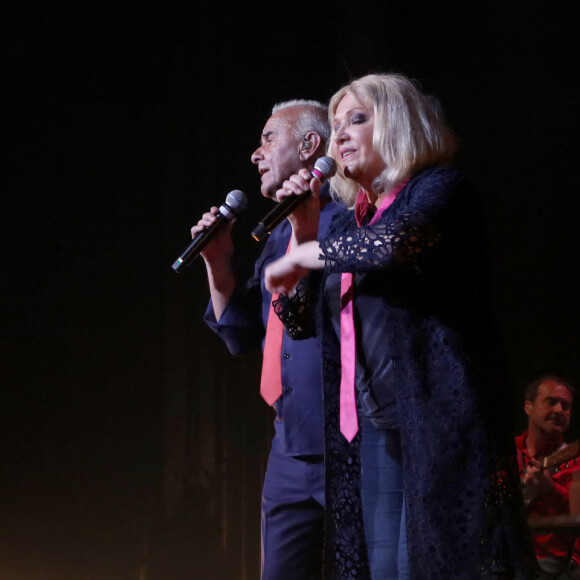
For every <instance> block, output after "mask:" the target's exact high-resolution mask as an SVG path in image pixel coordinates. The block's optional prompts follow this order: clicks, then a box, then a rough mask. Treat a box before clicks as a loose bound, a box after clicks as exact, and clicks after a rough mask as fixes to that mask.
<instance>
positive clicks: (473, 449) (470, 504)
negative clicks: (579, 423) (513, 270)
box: [277, 167, 531, 580]
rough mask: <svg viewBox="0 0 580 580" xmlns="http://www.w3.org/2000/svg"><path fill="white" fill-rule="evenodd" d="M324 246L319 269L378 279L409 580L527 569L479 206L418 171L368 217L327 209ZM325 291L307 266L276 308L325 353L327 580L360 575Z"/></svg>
mask: <svg viewBox="0 0 580 580" xmlns="http://www.w3.org/2000/svg"><path fill="white" fill-rule="evenodd" d="M321 248H322V252H323V255H324V258H325V271H326V272H327V273H330V272H344V271H346V272H354V273H361V272H372V274H371V275H372V276H373V277H376V280H375V284H373V285H372V286H373V287H375V288H376V287H377V286H378V287H380V288H382V295H383V298H384V303H385V311H386V316H387V319H388V327H389V329H390V333H389V337H386V341H385V344H386V345H388V348H390V349H391V352H392V357H393V362H394V365H395V369H396V372H395V375H396V378H395V384H394V385H389V386H388V388H393V389H394V394H395V397H396V401H397V406H398V411H399V417H400V418H401V422H400V431H401V442H402V451H403V472H404V489H405V496H406V510H407V541H408V549H409V560H410V573H411V579H412V580H474V579H478V578H482V579H483V578H485V579H488V578H489V579H492V578H493V579H497V578H502V579H504V578H505V579H507V578H510V579H511V578H513V579H516V578H517V579H518V580H520V579H522V580H523V579H527V578H530V577H531V574H530V573H529V569H530V566H531V564H530V562H531V560H530V552H529V549H528V542H527V534H526V530H525V526H524V520H523V516H522V509H521V508H522V505H523V504H522V502H521V495H520V491H519V478H518V475H517V465H516V462H515V455H514V451H515V450H514V448H513V441H514V439H513V436H514V433H513V431H512V428H511V414H512V404H511V399H510V387H509V381H508V380H507V377H506V373H505V364H504V361H503V359H502V354H501V348H500V347H499V344H500V341H499V340H498V336H497V334H496V332H495V330H494V325H493V323H492V316H491V314H490V307H489V297H488V289H487V272H486V266H485V264H486V258H485V252H484V233H483V225H482V222H481V211H480V209H479V207H478V205H477V203H476V199H475V197H474V195H473V193H472V191H471V189H470V187H469V185H468V183H467V182H466V180H465V179H464V178H463V177H462V175H461V174H460V173H458V172H457V171H455V170H453V169H450V168H444V167H438V168H432V169H428V170H426V171H423V172H422V173H420V174H418V175H417V176H415V177H414V178H413V179H411V180H410V182H409V183H408V184H407V185H406V187H405V188H404V189H403V190H402V191H401V192H400V193H399V195H398V196H397V198H396V200H395V201H394V202H393V204H392V205H391V206H390V207H389V208H388V209H387V210H386V211H385V212H384V214H383V215H382V216H381V218H380V219H379V220H378V221H377V223H375V224H373V225H372V226H368V227H357V225H356V222H355V218H354V212H352V211H345V212H344V213H341V214H339V215H337V216H336V217H335V219H334V221H333V223H332V225H331V227H330V229H329V232H328V234H327V236H326V238H325V239H324V240H323V241H322V242H321ZM323 287H324V281H320V279H319V278H318V281H317V276H316V274H314V273H313V274H312V275H311V276H310V277H309V278H306V279H304V281H303V283H302V284H301V285H300V286H299V290H298V292H297V294H296V295H295V296H294V297H293V298H288V297H285V296H283V297H281V299H280V301H279V303H278V305H277V310H278V313H279V316H280V317H281V318H282V320H283V321H284V323H285V325H286V327H287V331H288V332H289V333H290V334H291V335H292V336H293V337H295V338H299V337H300V336H306V335H309V334H310V333H311V332H312V331H315V332H317V334H318V336H319V338H320V344H321V349H322V356H323V383H324V394H325V417H326V419H325V421H326V426H325V438H326V441H325V452H326V478H327V480H326V481H327V483H326V486H327V530H326V535H327V540H326V564H325V566H326V572H325V577H326V578H328V579H332V580H338V579H341V580H343V579H354V578H358V579H368V578H369V577H370V576H369V572H368V562H367V558H366V547H365V541H364V530H363V524H362V507H361V503H360V495H359V486H360V466H359V454H358V444H359V437H360V434H358V435H357V436H356V437H355V439H354V440H353V442H352V443H351V444H348V443H347V441H346V440H345V439H344V438H343V437H342V435H341V434H340V432H339V430H338V417H339V412H338V405H339V385H340V343H339V340H338V338H337V336H336V333H335V332H334V330H333V328H332V325H331V322H330V320H329V312H328V311H327V309H326V308H325V304H324V300H318V299H317V294H319V295H321V296H324V292H322V293H321V292H320V289H321V288H323ZM356 291H357V290H356V289H355V292H356ZM315 305H316V308H313V307H314V306H315ZM313 310H314V311H316V313H317V316H312V311H313ZM311 320H316V325H315V328H314V329H313V328H312V326H309V321H311Z"/></svg>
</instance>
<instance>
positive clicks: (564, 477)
mask: <svg viewBox="0 0 580 580" xmlns="http://www.w3.org/2000/svg"><path fill="white" fill-rule="evenodd" d="M573 397H574V387H573V386H572V384H571V383H570V382H569V381H567V380H565V379H563V378H562V377H558V376H555V375H546V376H542V377H540V378H538V379H536V380H535V381H533V382H532V383H531V384H530V385H529V386H528V387H527V389H526V392H525V402H524V411H525V413H526V415H527V416H528V428H527V430H526V431H525V432H524V433H523V434H522V435H520V436H519V437H516V447H517V451H518V464H519V469H520V476H521V478H522V485H523V495H524V500H525V502H526V509H527V515H528V517H538V516H549V515H561V514H569V513H570V508H569V504H568V498H569V489H570V485H571V484H572V474H573V472H574V471H576V470H577V469H580V458H578V457H577V452H576V453H574V452H572V451H570V450H571V449H572V448H571V446H568V445H567V444H566V443H565V442H564V434H565V433H566V431H567V430H568V428H569V426H570V412H571V409H572V401H573ZM546 465H547V466H546ZM575 540H576V537H575V536H570V535H569V534H568V535H566V534H555V533H536V534H534V535H533V544H534V550H535V552H536V558H537V560H538V563H539V564H540V566H541V567H542V569H543V570H545V571H546V572H549V573H556V572H557V571H558V570H560V569H561V568H562V565H563V562H565V561H566V559H567V558H568V557H569V555H570V551H571V550H572V549H573V544H574V542H575ZM577 548H578V546H576V548H575V549H573V552H572V559H571V562H570V566H569V567H568V568H567V569H566V571H565V572H564V573H563V574H562V575H559V576H558V579H559V580H560V579H567V580H578V579H580V553H579V552H578V549H577Z"/></svg>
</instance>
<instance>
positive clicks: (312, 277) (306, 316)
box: [272, 272, 320, 340]
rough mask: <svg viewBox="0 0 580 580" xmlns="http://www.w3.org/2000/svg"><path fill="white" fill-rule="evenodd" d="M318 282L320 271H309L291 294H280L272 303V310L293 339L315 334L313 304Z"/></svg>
mask: <svg viewBox="0 0 580 580" xmlns="http://www.w3.org/2000/svg"><path fill="white" fill-rule="evenodd" d="M319 283H320V273H319V272H310V273H309V274H308V275H307V276H305V277H304V278H302V280H300V282H299V283H298V285H297V286H296V288H295V289H294V291H293V292H292V293H291V294H280V296H279V297H278V299H277V300H274V302H273V303H272V304H273V306H274V312H275V313H276V314H277V315H278V318H280V320H281V321H282V324H283V325H284V327H285V329H286V333H287V334H288V336H290V338H292V339H293V340H304V339H306V338H312V337H313V336H314V335H315V319H314V304H315V303H316V300H317V298H316V296H317V294H318V285H319Z"/></svg>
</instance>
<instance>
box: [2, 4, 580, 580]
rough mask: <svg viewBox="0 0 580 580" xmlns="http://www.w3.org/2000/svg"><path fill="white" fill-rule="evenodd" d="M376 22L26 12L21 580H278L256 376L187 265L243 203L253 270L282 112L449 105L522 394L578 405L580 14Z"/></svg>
mask: <svg viewBox="0 0 580 580" xmlns="http://www.w3.org/2000/svg"><path fill="white" fill-rule="evenodd" d="M373 4H376V3H374V2H373V3H368V4H367V3H365V2H356V3H351V2H343V1H340V2H326V1H321V2H316V1H313V2H311V3H308V4H301V3H292V4H288V9H287V10H283V9H282V8H281V7H277V8H276V7H275V4H274V3H264V4H260V3H254V4H252V3H240V4H239V5H238V6H236V7H232V6H228V5H223V4H220V3H214V2H207V1H205V0H201V1H199V2H196V3H193V2H174V3H166V4H165V5H163V7H161V6H154V5H152V6H149V4H147V3H139V4H138V3H112V2H100V3H94V2H80V3H72V2H70V3H67V4H65V3H61V4H54V5H50V6H49V5H45V8H32V7H31V6H28V5H27V4H26V3H20V4H13V5H12V6H9V7H7V8H5V9H4V11H3V15H4V18H3V23H4V28H5V31H4V33H3V35H2V36H3V40H2V43H3V46H4V50H3V55H4V64H5V66H4V67H3V69H4V71H5V74H4V75H3V93H4V96H5V98H6V99H7V104H6V105H5V107H4V120H5V122H4V126H5V130H3V135H4V141H5V145H6V146H7V152H6V153H5V154H4V160H5V162H6V166H7V169H6V175H8V177H9V179H8V184H9V186H8V188H5V192H4V196H3V201H2V228H1V235H2V240H1V242H2V254H3V259H2V277H1V280H2V306H1V311H0V315H1V329H0V333H1V334H0V357H1V360H0V363H1V369H0V379H1V387H0V413H1V415H0V419H1V423H0V425H1V430H2V431H1V437H0V453H1V456H0V578H2V579H3V580H4V579H5V580H80V579H82V580H126V579H127V580H129V579H131V580H137V579H139V580H181V579H184V580H185V579H207V580H213V579H222V578H232V579H240V580H255V579H256V578H258V568H259V498H260V487H261V480H262V474H263V470H264V464H265V458H266V456H267V451H268V446H269V439H270V437H271V420H272V416H271V412H270V410H269V409H267V408H265V405H264V404H262V402H261V400H260V398H259V395H258V393H257V384H258V376H259V356H253V357H248V358H243V359H234V358H233V357H231V356H230V355H228V354H227V352H226V350H225V348H224V347H223V345H222V344H221V343H219V342H218V340H217V339H216V338H215V337H214V336H213V335H212V334H211V333H210V332H209V330H207V329H206V328H205V327H204V325H203V324H202V322H201V317H202V313H203V310H204V308H205V305H206V300H207V289H206V282H205V274H204V268H203V264H202V263H201V262H199V263H195V264H194V265H192V267H191V268H189V269H188V270H187V271H186V272H185V273H183V274H180V275H176V274H175V273H174V272H173V271H172V270H171V267H170V266H171V264H172V263H173V261H174V259H175V258H176V257H177V255H178V254H179V252H180V251H181V250H182V248H183V247H184V246H185V245H186V244H187V243H188V240H189V228H190V227H191V226H192V225H193V224H194V223H195V222H196V221H197V219H198V218H199V216H200V215H201V214H202V213H203V212H204V211H205V210H206V209H207V208H208V207H209V206H211V205H213V204H219V203H220V202H221V201H223V199H224V198H225V195H226V193H227V192H228V191H230V190H232V189H237V188H240V189H242V190H244V191H245V192H246V193H247V195H248V197H249V198H250V202H251V203H250V207H249V209H248V210H247V212H246V213H245V215H244V216H243V217H242V218H241V219H240V220H239V224H238V226H237V229H236V235H237V240H238V248H239V250H240V260H239V264H240V270H241V271H246V270H247V269H248V268H249V267H250V266H251V264H252V262H253V259H254V258H255V257H256V254H257V252H258V250H259V247H258V245H257V244H256V243H255V242H253V241H252V240H251V239H250V236H249V232H250V230H251V229H252V228H253V226H254V225H255V224H256V220H257V219H258V218H259V217H262V215H264V213H265V212H266V211H268V210H269V209H270V206H269V205H268V203H267V202H266V201H264V200H262V199H261V198H260V196H259V189H258V184H259V180H258V175H257V172H256V170H255V168H254V167H253V166H252V165H251V163H250V154H251V152H252V151H253V150H254V148H255V147H256V145H257V144H258V139H259V134H260V131H261V128H262V126H263V123H264V121H265V119H266V118H267V117H268V115H269V110H270V108H271V105H272V104H273V103H274V102H276V101H279V100H286V99H290V98H316V99H320V100H323V101H327V100H328V99H329V97H330V96H331V95H332V93H333V92H334V91H335V90H336V89H338V88H339V87H340V86H341V85H342V84H344V83H345V82H348V80H349V79H351V78H353V77H356V76H360V75H362V74H365V73H367V72H371V71H397V72H402V73H405V74H407V75H408V76H410V77H412V78H415V79H417V80H418V81H419V82H420V83H421V84H422V86H423V88H424V89H425V90H426V91H428V92H430V93H432V94H434V95H436V96H437V97H438V98H439V99H440V101H441V103H442V105H443V108H444V110H445V111H446V113H447V115H448V118H449V120H450V122H451V124H452V125H453V126H454V127H455V129H456V130H457V132H458V133H459V135H460V136H461V138H462V140H463V151H462V155H461V157H460V159H459V164H460V166H461V167H462V168H463V169H464V170H465V171H466V172H467V174H468V175H469V176H470V177H471V178H472V180H473V181H474V182H475V184H476V186H477V188H478V191H479V192H480V194H481V198H482V200H483V204H484V207H485V211H486V213H487V218H488V223H489V236H490V251H491V254H492V257H493V268H494V269H493V283H494V286H493V288H494V295H495V298H496V306H497V314H498V318H499V322H500V324H501V328H502V332H503V335H504V339H505V342H506V345H507V348H508V351H509V355H510V361H511V366H512V371H513V375H514V381H515V384H516V385H517V386H518V387H520V386H522V385H524V384H525V383H526V382H528V381H529V380H530V379H531V378H533V377H534V376H535V375H537V374H538V373H540V372H546V371H550V372H558V373H562V374H564V375H567V376H569V377H571V378H572V379H573V380H575V381H577V382H578V378H579V375H580V366H579V362H578V352H577V351H578V346H579V344H580V342H579V324H580V312H579V309H578V306H577V298H578V282H579V275H578V259H577V255H578V254H577V253H578V247H579V246H578V226H577V224H578V220H579V219H580V203H579V202H578V184H577V182H576V175H577V172H578V170H577V167H578V162H579V160H580V155H579V147H578V128H579V124H578V118H577V111H578V106H577V94H576V91H575V90H574V89H573V87H574V86H575V85H576V82H575V81H576V78H575V77H576V74H577V70H578V65H577V54H578V41H577V38H578V32H577V22H578V9H577V8H576V6H577V3H576V2H568V3H554V2H548V1H546V2H540V1H533V0H530V1H524V0H503V1H497V2H450V3H445V2H442V3H418V2H412V1H407V2H382V3H379V4H378V5H376V6H373ZM148 6H149V7H148ZM458 267H461V265H460V264H458ZM518 397H519V394H518ZM506 400H507V398H506ZM505 404H508V403H506V401H497V405H498V407H499V406H502V405H505ZM514 413H515V414H516V416H517V417H518V420H519V421H520V427H523V425H524V421H523V412H521V411H520V404H519V400H518V404H517V405H516V406H515V408H514ZM579 431H580V427H579V426H578V424H575V425H574V427H573V429H572V435H573V436H577V435H578V433H579Z"/></svg>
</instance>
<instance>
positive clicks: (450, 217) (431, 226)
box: [320, 167, 470, 272]
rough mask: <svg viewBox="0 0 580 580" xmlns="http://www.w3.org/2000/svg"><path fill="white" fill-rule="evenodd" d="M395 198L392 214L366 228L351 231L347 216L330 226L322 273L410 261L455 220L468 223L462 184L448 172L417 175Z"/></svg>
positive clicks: (323, 247)
mask: <svg viewBox="0 0 580 580" xmlns="http://www.w3.org/2000/svg"><path fill="white" fill-rule="evenodd" d="M399 195H400V196H401V199H397V201H396V202H395V204H393V206H392V210H391V209H389V210H387V211H386V212H385V213H384V214H383V215H382V216H381V217H380V218H379V220H378V221H377V222H376V223H374V224H372V225H369V226H363V227H356V224H355V221H354V217H353V216H352V215H351V217H350V219H348V218H343V219H339V220H336V221H335V222H333V224H332V227H331V228H330V229H329V232H328V235H327V236H326V237H325V239H324V240H322V242H321V244H320V246H321V250H322V258H324V260H325V267H326V270H327V271H328V272H366V271H369V270H374V269H380V268H383V269H384V268H389V267H390V266H391V265H395V264H404V263H413V262H416V261H418V260H419V259H420V258H421V257H422V255H423V254H424V253H425V252H426V250H430V249H431V248H434V247H436V246H438V245H439V244H441V242H442V240H443V238H444V237H445V236H447V233H449V232H452V231H453V229H456V227H457V220H458V219H459V220H460V221H463V222H464V221H465V220H467V219H469V216H468V215H466V211H465V210H466V209H467V207H468V206H467V205H466V199H467V198H469V197H470V196H469V194H468V193H467V190H466V182H465V180H464V179H463V178H462V177H461V176H460V174H459V173H458V172H454V171H452V170H450V169H448V168H443V167H441V168H435V169H432V170H427V171H425V172H424V173H423V174H419V176H417V177H416V178H414V179H413V180H412V181H411V182H410V183H409V184H408V185H407V186H406V187H405V189H404V190H403V191H402V192H401V193H400V194H399ZM395 205H396V207H395Z"/></svg>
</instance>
